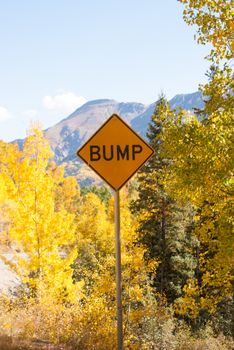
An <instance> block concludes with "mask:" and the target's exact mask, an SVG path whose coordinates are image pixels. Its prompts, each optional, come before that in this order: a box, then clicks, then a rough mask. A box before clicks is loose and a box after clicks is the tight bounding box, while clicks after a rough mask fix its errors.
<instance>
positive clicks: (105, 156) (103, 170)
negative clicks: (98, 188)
mask: <svg viewBox="0 0 234 350" xmlns="http://www.w3.org/2000/svg"><path fill="white" fill-rule="evenodd" d="M153 153H154V150H153V148H151V147H150V146H149V145H148V144H147V143H146V142H145V141H144V140H143V139H142V138H141V137H140V136H139V135H137V134H136V133H135V131H133V130H132V129H131V128H130V126H129V125H128V124H126V123H125V122H124V121H123V120H122V119H121V118H120V117H119V116H118V115H117V114H113V115H112V116H111V117H110V118H109V119H108V120H107V121H106V122H105V123H104V124H103V125H102V126H101V127H100V129H98V130H97V131H96V133H95V134H93V136H91V138H90V139H89V140H88V141H87V142H86V143H85V144H84V145H83V146H82V147H81V148H80V149H79V150H78V151H77V155H78V156H79V157H80V158H81V159H82V160H83V161H84V162H85V163H86V164H87V165H88V166H89V167H90V168H92V169H93V170H94V171H95V172H96V173H97V174H98V175H99V176H100V177H101V178H102V179H103V180H104V181H106V182H107V183H108V184H109V185H110V186H111V187H112V188H113V189H114V190H115V191H118V190H119V189H120V188H121V187H122V186H123V185H124V184H125V183H126V182H127V181H128V180H129V179H130V178H131V177H132V176H133V175H134V174H135V173H136V171H137V170H138V169H139V168H140V167H141V166H142V165H143V164H144V163H145V162H146V161H147V160H148V159H149V158H150V157H151V156H152V155H153Z"/></svg>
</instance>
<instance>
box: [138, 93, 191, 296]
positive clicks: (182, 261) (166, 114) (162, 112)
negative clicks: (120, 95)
mask: <svg viewBox="0 0 234 350" xmlns="http://www.w3.org/2000/svg"><path fill="white" fill-rule="evenodd" d="M175 113H176V111H175V110H172V109H171V108H170V106H169V104H168V102H167V100H166V98H165V97H164V96H162V97H160V98H159V100H158V102H157V104H156V107H155V112H154V114H153V116H152V118H151V122H150V124H149V129H148V133H147V136H148V139H149V143H150V145H151V146H152V147H153V148H154V150H155V154H154V156H153V157H152V158H151V159H150V160H149V161H148V162H147V163H146V164H145V165H144V166H143V167H142V169H141V171H140V173H139V177H138V183H139V186H138V191H139V196H138V199H136V200H135V201H133V203H132V211H133V213H135V215H137V216H138V219H139V226H138V233H139V242H141V243H143V244H144V246H145V247H146V248H147V253H146V255H145V258H146V259H152V258H156V259H157V260H158V261H159V265H158V267H157V271H156V272H155V276H153V277H154V286H155V288H156V290H157V291H158V292H160V293H162V294H163V295H165V296H166V297H167V300H168V302H170V303H172V302H173V301H174V300H175V299H177V298H179V297H180V296H181V295H182V288H183V286H184V285H185V283H186V281H187V279H188V278H191V277H192V276H193V273H194V269H195V257H194V252H195V250H196V249H195V248H196V245H197V240H196V239H195V238H194V236H193V235H192V216H193V212H192V209H191V206H189V204H185V205H183V206H182V205H179V204H178V203H176V202H175V201H174V200H173V199H172V198H170V196H169V195H168V194H167V192H166V190H165V182H166V181H167V173H168V167H169V165H170V162H171V160H170V159H167V158H166V157H165V156H164V155H163V154H162V150H161V148H162V147H161V146H162V135H163V133H164V130H165V128H166V125H167V122H168V121H169V120H170V118H171V117H172V116H173V115H174V114H175Z"/></svg>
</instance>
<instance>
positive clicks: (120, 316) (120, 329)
mask: <svg viewBox="0 0 234 350" xmlns="http://www.w3.org/2000/svg"><path fill="white" fill-rule="evenodd" d="M114 199H115V259H116V297H117V338H118V350H123V312H122V280H121V239H120V201H119V191H114Z"/></svg>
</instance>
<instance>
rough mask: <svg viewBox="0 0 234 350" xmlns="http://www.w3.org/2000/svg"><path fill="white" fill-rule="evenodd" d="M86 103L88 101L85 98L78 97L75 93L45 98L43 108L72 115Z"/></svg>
mask: <svg viewBox="0 0 234 350" xmlns="http://www.w3.org/2000/svg"><path fill="white" fill-rule="evenodd" d="M85 102H87V100H86V99H85V98H84V97H82V96H77V95H76V94H74V93H73V92H67V93H63V94H59V95H55V96H45V97H44V98H43V106H44V107H45V108H46V109H48V110H50V111H53V112H56V113H72V112H74V110H75V109H77V108H78V107H80V106H82V105H83V104H84V103H85Z"/></svg>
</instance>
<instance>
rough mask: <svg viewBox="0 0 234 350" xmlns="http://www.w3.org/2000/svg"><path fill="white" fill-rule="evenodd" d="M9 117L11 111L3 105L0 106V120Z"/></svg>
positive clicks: (10, 116)
mask: <svg viewBox="0 0 234 350" xmlns="http://www.w3.org/2000/svg"><path fill="white" fill-rule="evenodd" d="M11 118H12V115H11V113H10V112H9V111H8V110H7V109H6V108H5V107H2V106H0V122H3V121H4V120H7V119H11Z"/></svg>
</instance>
